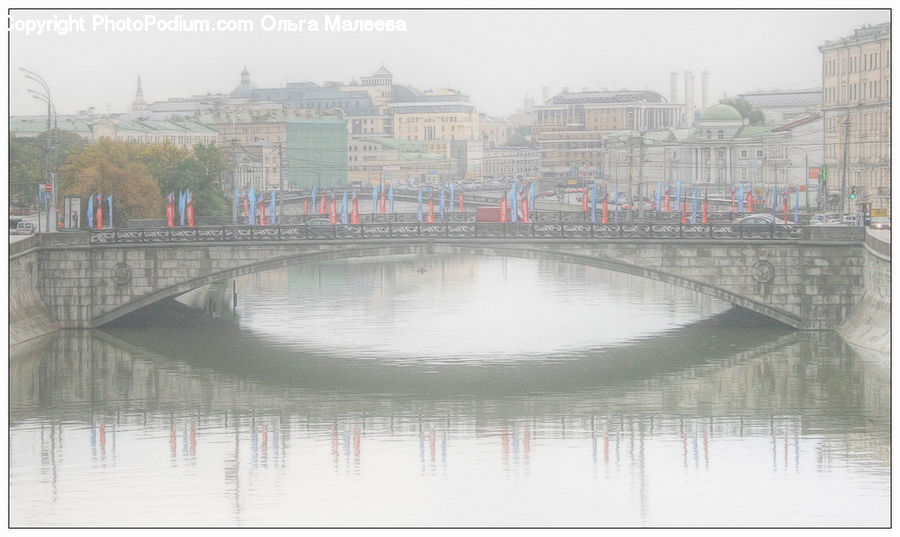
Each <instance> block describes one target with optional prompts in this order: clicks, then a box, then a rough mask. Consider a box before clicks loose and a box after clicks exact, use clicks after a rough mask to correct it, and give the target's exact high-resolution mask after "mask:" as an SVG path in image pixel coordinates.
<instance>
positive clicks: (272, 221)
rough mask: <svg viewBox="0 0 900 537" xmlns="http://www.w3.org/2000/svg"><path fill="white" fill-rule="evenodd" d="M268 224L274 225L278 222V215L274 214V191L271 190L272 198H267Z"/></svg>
mask: <svg viewBox="0 0 900 537" xmlns="http://www.w3.org/2000/svg"><path fill="white" fill-rule="evenodd" d="M269 213H270V215H269V225H270V226H274V225H277V224H278V215H277V214H275V213H276V211H275V191H274V190H273V191H272V199H270V200H269Z"/></svg>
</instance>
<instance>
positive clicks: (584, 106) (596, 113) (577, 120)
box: [532, 90, 684, 181]
mask: <svg viewBox="0 0 900 537" xmlns="http://www.w3.org/2000/svg"><path fill="white" fill-rule="evenodd" d="M535 111H536V112H537V121H536V123H535V125H534V126H533V127H532V136H533V138H534V140H535V141H536V142H537V144H538V145H539V147H540V154H541V165H540V171H541V176H542V177H543V178H544V179H551V180H552V179H561V178H564V177H568V178H569V179H570V180H573V181H574V180H575V179H576V177H573V174H575V175H582V174H585V173H590V174H593V175H594V176H595V177H597V176H599V177H602V176H603V171H604V170H605V169H606V168H608V165H609V163H608V162H606V163H604V162H603V159H604V155H605V151H604V146H605V138H606V136H607V134H608V133H611V132H616V131H636V132H648V131H655V130H660V129H669V128H676V127H678V126H679V125H680V124H681V123H682V121H683V120H682V117H683V114H684V104H674V103H669V102H666V100H665V98H664V97H663V96H662V95H660V94H658V93H656V92H653V91H589V90H585V91H582V92H574V93H570V92H568V91H567V90H563V92H562V93H560V94H558V95H556V96H555V97H553V98H548V99H546V104H545V105H543V106H537V107H535ZM585 170H587V171H585Z"/></svg>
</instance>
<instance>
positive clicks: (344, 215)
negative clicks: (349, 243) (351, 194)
mask: <svg viewBox="0 0 900 537" xmlns="http://www.w3.org/2000/svg"><path fill="white" fill-rule="evenodd" d="M348 222H349V219H348V218H347V190H346V189H345V190H344V199H343V200H341V223H342V224H346V223H348Z"/></svg>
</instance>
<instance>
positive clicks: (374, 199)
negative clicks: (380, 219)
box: [372, 185, 378, 214]
mask: <svg viewBox="0 0 900 537" xmlns="http://www.w3.org/2000/svg"><path fill="white" fill-rule="evenodd" d="M377 212H378V185H375V188H373V189H372V213H373V214H374V213H377Z"/></svg>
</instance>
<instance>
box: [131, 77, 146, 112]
mask: <svg viewBox="0 0 900 537" xmlns="http://www.w3.org/2000/svg"><path fill="white" fill-rule="evenodd" d="M131 109H132V110H133V111H135V112H137V111H139V110H146V109H147V102H146V101H144V90H143V89H142V88H141V75H138V79H137V91H135V92H134V101H133V102H132V103H131Z"/></svg>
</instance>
